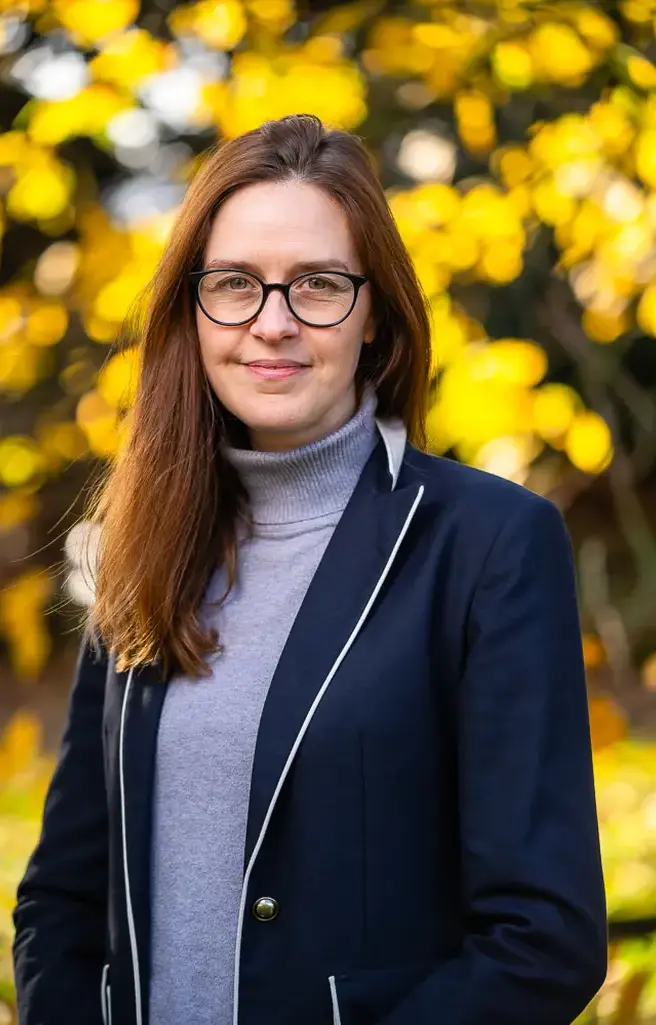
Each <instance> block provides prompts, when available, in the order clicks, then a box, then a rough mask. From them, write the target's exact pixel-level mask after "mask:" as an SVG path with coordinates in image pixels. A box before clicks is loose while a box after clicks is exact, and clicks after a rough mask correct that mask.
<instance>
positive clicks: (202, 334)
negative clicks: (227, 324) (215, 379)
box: [196, 314, 235, 369]
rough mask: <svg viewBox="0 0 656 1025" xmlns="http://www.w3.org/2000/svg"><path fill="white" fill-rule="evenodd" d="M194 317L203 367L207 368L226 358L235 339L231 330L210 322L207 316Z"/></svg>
mask: <svg viewBox="0 0 656 1025" xmlns="http://www.w3.org/2000/svg"><path fill="white" fill-rule="evenodd" d="M201 317H202V319H200V318H198V317H197V318H196V330H197V332H198V342H199V346H200V355H201V359H202V361H203V363H204V364H205V367H206V368H207V369H209V368H210V367H212V366H213V365H216V364H217V363H221V362H223V361H224V360H225V359H227V358H228V357H229V356H230V355H231V353H232V352H233V350H234V346H235V340H234V338H233V335H232V332H231V331H230V330H228V329H227V328H221V327H219V325H218V324H212V323H211V321H209V320H208V319H207V317H203V316H202V314H201Z"/></svg>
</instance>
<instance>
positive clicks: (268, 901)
mask: <svg viewBox="0 0 656 1025" xmlns="http://www.w3.org/2000/svg"><path fill="white" fill-rule="evenodd" d="M279 911H280V905H279V904H278V901H277V900H276V899H275V897H258V899H257V900H256V901H255V903H254V904H253V914H254V915H255V917H256V918H257V919H258V921H260V922H270V921H271V919H273V918H277V917H278V912H279Z"/></svg>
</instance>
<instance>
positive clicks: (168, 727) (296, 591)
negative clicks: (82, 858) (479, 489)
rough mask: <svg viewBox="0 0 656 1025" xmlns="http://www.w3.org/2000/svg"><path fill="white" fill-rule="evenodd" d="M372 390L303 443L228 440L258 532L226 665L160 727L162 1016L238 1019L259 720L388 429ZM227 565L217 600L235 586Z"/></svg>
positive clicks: (176, 699) (158, 975) (174, 694)
mask: <svg viewBox="0 0 656 1025" xmlns="http://www.w3.org/2000/svg"><path fill="white" fill-rule="evenodd" d="M375 411H376V397H375V395H374V394H373V393H371V392H368V393H367V394H366V395H365V397H364V399H363V402H362V405H361V407H360V409H359V410H358V411H357V413H356V414H355V416H354V417H353V418H352V419H351V420H350V421H349V422H348V423H347V424H345V425H344V426H343V427H342V428H340V430H338V431H336V432H334V433H333V434H330V435H328V436H327V437H325V438H323V439H321V440H320V441H318V442H315V443H314V444H311V445H306V446H303V447H302V448H298V449H294V450H292V451H289V452H275V453H271V452H259V451H252V450H247V449H234V448H228V449H226V454H227V456H228V458H229V459H230V461H231V462H232V463H233V465H234V466H235V467H236V468H237V470H238V472H239V474H240V475H241V477H242V480H243V481H244V484H245V485H246V488H247V490H248V492H249V495H250V498H251V505H252V509H253V516H254V523H255V532H254V536H253V538H250V539H247V540H245V541H244V542H243V543H242V545H241V547H240V551H239V564H238V579H237V583H236V586H235V587H234V588H233V590H232V591H231V593H230V595H229V596H228V599H227V600H226V602H225V603H224V604H223V605H222V606H221V608H220V609H219V610H218V611H217V610H216V609H215V608H210V607H208V606H207V605H205V606H204V607H203V609H202V610H201V615H202V617H203V619H204V621H205V622H206V623H212V624H216V626H217V628H218V630H219V633H220V639H221V643H222V644H223V645H224V649H225V650H224V651H223V652H222V653H221V654H219V655H216V656H214V658H213V659H212V660H211V661H212V677H211V678H208V679H205V680H198V681H189V680H187V679H185V678H184V677H175V678H173V679H172V680H171V682H170V684H169V687H168V690H167V694H166V698H165V701H164V708H163V710H162V716H161V720H160V726H159V734H158V744H157V756H156V772H155V789H154V796H153V801H154V804H153V839H152V875H151V883H152V886H151V912H152V917H151V987H150V1020H151V1022H152V1023H153V1025H183V1023H184V1025H231V1022H232V1009H233V981H234V963H235V942H236V935H237V918H238V912H239V902H240V897H241V887H242V881H243V874H244V869H245V865H244V843H245V836H246V819H247V812H248V799H249V790H250V779H251V771H252V764H253V755H254V751H255V741H256V737H257V729H258V725H259V721H260V716H261V712H262V706H263V704H264V700H265V697H266V693H267V690H268V688H269V684H270V682H271V678H272V676H273V673H274V671H275V667H276V664H277V662H278V660H279V658H280V654H281V652H282V649H283V647H284V644H285V641H286V640H287V637H288V635H289V631H290V630H291V627H292V625H293V622H294V619H295V618H296V615H297V613H298V610H299V608H300V605H301V602H302V601H303V598H304V596H305V593H306V591H307V588H308V586H309V584H310V581H311V579H312V577H313V575H314V573H315V571H316V568H317V566H318V564H319V562H320V560H321V557H322V556H323V554H324V552H325V549H326V546H327V544H328V542H329V540H330V538H331V536H332V533H333V531H334V529H335V526H336V524H337V522H338V521H339V518H340V516H341V514H342V512H343V510H344V508H345V507H346V504H347V502H348V500H349V498H350V497H351V494H352V492H353V489H354V488H355V485H356V483H357V481H358V478H359V476H360V473H361V472H362V469H363V467H364V464H365V463H366V461H367V459H368V457H369V456H370V454H371V452H372V450H373V448H374V445H375V441H376V426H375ZM224 586H225V585H224V578H223V574H222V573H221V572H218V573H216V574H215V575H214V577H213V579H212V581H211V583H210V586H209V588H208V592H207V595H206V601H211V600H215V599H216V598H218V597H219V596H220V595H221V594H222V593H223V590H224Z"/></svg>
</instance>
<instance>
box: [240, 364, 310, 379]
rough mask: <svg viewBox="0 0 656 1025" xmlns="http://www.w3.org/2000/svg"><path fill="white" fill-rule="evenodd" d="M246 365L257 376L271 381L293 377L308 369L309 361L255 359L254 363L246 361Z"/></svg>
mask: <svg viewBox="0 0 656 1025" xmlns="http://www.w3.org/2000/svg"><path fill="white" fill-rule="evenodd" d="M244 366H246V367H247V369H248V370H250V371H251V373H253V374H255V375H256V376H257V377H262V378H266V379H267V380H269V381H276V380H282V379H283V378H285V377H293V376H294V375H295V374H300V373H301V372H302V371H303V370H307V369H308V364H307V363H296V362H293V361H290V360H255V361H254V362H253V363H245V364H244Z"/></svg>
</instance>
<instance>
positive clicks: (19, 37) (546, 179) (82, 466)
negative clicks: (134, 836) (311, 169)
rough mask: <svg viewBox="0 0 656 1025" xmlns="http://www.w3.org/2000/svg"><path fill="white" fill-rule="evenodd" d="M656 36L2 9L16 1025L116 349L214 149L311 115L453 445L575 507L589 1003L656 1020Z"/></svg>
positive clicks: (318, 8)
mask: <svg viewBox="0 0 656 1025" xmlns="http://www.w3.org/2000/svg"><path fill="white" fill-rule="evenodd" d="M655 36H656V2H654V0H615V2H612V3H611V2H609V3H604V2H602V0H552V2H548V0H450V2H449V0H418V2H416V3H407V2H400V0H399V2H384V0H378V2H377V0H359V2H356V3H339V4H336V3H330V2H325V3H321V2H316V3H315V2H312V3H310V2H306V3H301V2H298V3H295V2H294V0H198V2H192V3H187V4H175V3H173V2H171V0H142V2H141V3H140V2H139V0H0V234H1V235H2V254H1V264H0V273H1V279H0V402H1V406H0V1025H7V1023H10V1022H12V1021H13V1018H14V1011H13V1007H14V1002H13V987H12V979H11V958H10V944H11V918H10V912H11V908H12V906H13V903H14V895H15V887H16V884H17V882H18V879H19V877H20V875H21V874H22V871H23V868H24V865H25V860H26V857H27V855H28V854H29V852H30V850H31V848H32V846H33V844H34V842H35V841H36V838H37V835H38V828H39V820H40V814H41V809H42V803H43V797H44V789H45V787H46V785H47V782H48V780H49V777H50V774H51V772H52V767H53V757H54V755H55V753H56V748H57V744H58V741H59V736H60V731H61V727H62V723H63V717H64V714H65V708H66V698H67V692H68V689H69V686H70V683H71V679H72V672H73V664H74V660H75V655H76V651H77V644H78V637H79V633H78V624H79V616H80V611H81V609H82V608H83V606H84V604H85V602H87V601H88V600H89V595H88V593H87V591H86V590H85V585H84V581H83V579H82V576H81V574H80V573H79V572H78V571H77V570H76V569H75V560H76V554H77V552H78V550H79V543H80V533H81V531H82V530H83V526H82V525H81V524H80V517H81V514H82V508H83V501H84V498H85V495H86V492H87V488H88V485H89V482H90V481H91V480H92V479H93V477H94V474H95V473H96V472H97V470H98V469H99V468H100V467H101V466H102V465H103V463H104V462H105V461H106V460H110V459H112V458H113V456H114V455H115V453H116V451H117V448H118V446H119V445H120V444H121V437H122V429H123V425H124V424H125V422H126V420H125V417H126V416H127V417H128V418H129V408H130V403H131V396H132V394H133V391H132V389H133V381H134V373H133V371H134V367H135V363H134V360H133V358H132V356H131V354H130V353H129V352H122V353H119V352H118V351H117V350H115V349H114V347H113V345H112V343H113V341H114V340H115V338H116V335H117V330H118V328H119V325H120V323H121V321H122V319H123V317H124V315H125V313H126V311H127V309H128V306H129V305H130V303H131V302H132V301H133V299H134V298H135V296H136V295H137V294H138V293H139V291H140V289H141V288H142V287H143V286H144V285H145V283H146V282H147V281H148V279H149V278H150V276H151V274H152V272H153V270H154V267H155V265H156V263H157V260H158V258H159V256H160V253H161V252H162V247H163V246H164V245H165V243H166V238H167V233H168V232H169V230H170V227H171V224H172V221H173V218H174V217H175V213H176V209H177V207H178V205H179V203H180V200H181V198H182V196H183V194H184V191H185V189H186V187H187V184H188V182H189V180H190V178H191V177H192V176H193V174H194V171H195V169H196V168H197V166H198V163H199V161H200V159H201V158H202V155H203V153H204V152H205V151H206V150H207V149H208V147H210V146H211V145H213V144H214V143H215V142H216V141H217V139H222V138H227V137H232V136H234V135H237V134H239V133H240V132H243V131H245V130H247V129H249V128H252V127H255V126H257V125H258V124H260V123H261V122H262V121H264V120H266V119H268V118H273V117H279V116H282V115H283V114H287V113H293V112H305V111H309V112H313V113H316V114H318V115H319V116H320V117H322V118H323V119H325V120H326V121H327V122H329V123H330V124H333V125H337V126H340V127H345V128H347V129H350V130H353V131H356V132H357V133H359V134H360V135H361V136H363V138H364V139H365V140H366V142H367V144H368V145H369V147H370V148H371V151H372V152H373V153H374V154H375V157H376V160H377V163H378V167H379V170H380V174H381V177H382V179H383V183H384V185H385V187H386V189H387V190H388V195H389V202H390V205H391V207H392V210H393V212H394V215H395V217H396V219H397V222H398V225H399V228H400V231H401V234H402V236H403V238H404V240H405V242H406V244H407V246H408V248H409V250H410V252H411V254H412V256H413V258H414V260H415V263H416V267H417V270H418V273H419V276H420V278H421V281H422V283H423V286H424V288H425V290H426V292H427V294H428V296H429V297H430V301H431V307H432V318H433V353H434V355H433V383H432V407H431V413H430V422H429V441H430V449H431V450H432V451H433V452H436V453H441V454H444V455H447V456H449V457H451V458H455V459H459V460H463V461H465V462H468V463H471V464H473V465H475V466H479V467H482V468H484V469H486V470H488V471H490V472H492V473H496V474H500V475H503V476H505V477H509V478H512V479H513V480H515V481H518V482H520V483H522V484H524V485H525V486H527V487H529V488H531V489H533V490H535V491H537V492H540V493H541V494H545V495H548V496H549V497H550V498H551V499H553V500H554V501H555V502H556V503H557V504H558V505H559V506H560V507H561V508H562V510H563V511H564V514H565V516H566V519H567V523H568V526H569V529H570V532H571V535H572V539H573V543H574V548H575V554H576V561H577V572H578V583H579V594H580V601H581V627H582V632H583V643H584V651H585V658H586V666H587V672H588V684H589V699H590V714H591V722H592V731H593V741H594V748H595V772H596V779H597V794H598V802H599V815H600V820H601V831H602V845H603V856H604V865H605V873H606V883H607V891H608V903H609V911H610V916H611V951H610V953H611V967H610V971H609V974H608V978H607V981H606V984H605V986H604V988H603V990H602V991H601V994H600V995H599V997H598V998H597V999H596V1001H595V1002H594V1004H593V1005H592V1006H591V1007H590V1008H589V1009H588V1011H587V1012H586V1014H585V1015H584V1016H583V1018H582V1019H581V1021H585V1022H589V1023H592V1022H609V1023H613V1025H633V1023H638V1022H641V1023H642V1022H656V65H655V63H654V61H655V60H656V41H655ZM527 1025H531V1023H530V1022H527Z"/></svg>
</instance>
